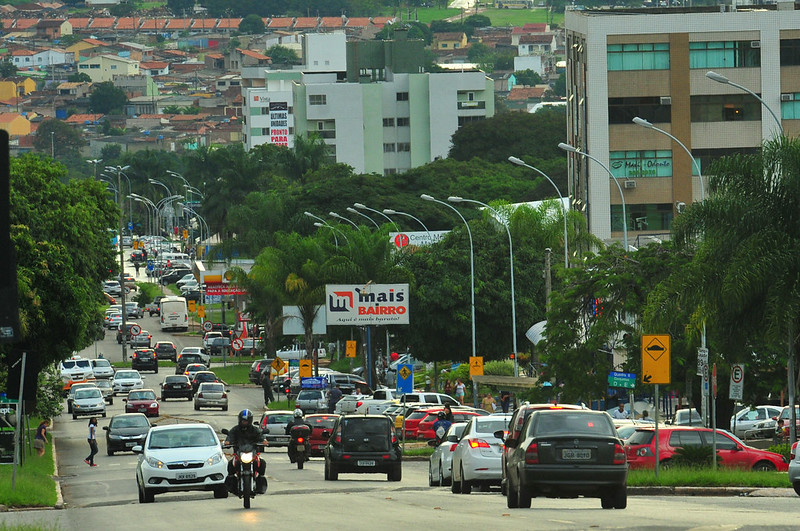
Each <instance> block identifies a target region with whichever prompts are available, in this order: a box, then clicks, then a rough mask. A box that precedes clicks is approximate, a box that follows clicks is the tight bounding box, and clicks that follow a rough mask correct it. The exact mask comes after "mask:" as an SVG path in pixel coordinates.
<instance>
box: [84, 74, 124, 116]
mask: <svg viewBox="0 0 800 531" xmlns="http://www.w3.org/2000/svg"><path fill="white" fill-rule="evenodd" d="M127 103H128V96H126V95H125V91H124V90H122V89H119V88H117V87H115V86H114V84H113V83H112V82H110V81H103V82H102V83H97V84H96V85H95V86H94V89H93V90H92V94H91V95H90V96H89V110H90V111H91V112H95V113H100V114H110V113H118V114H121V113H122V109H123V108H124V107H125V105H126V104H127Z"/></svg>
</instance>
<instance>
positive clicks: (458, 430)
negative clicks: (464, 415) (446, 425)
mask: <svg viewBox="0 0 800 531" xmlns="http://www.w3.org/2000/svg"><path fill="white" fill-rule="evenodd" d="M466 427H467V425H466V423H464V422H459V423H458V424H453V425H452V426H450V429H449V430H447V437H448V438H449V437H452V436H454V435H455V436H456V437H458V438H459V439H460V438H461V436H462V435H463V434H464V428H466Z"/></svg>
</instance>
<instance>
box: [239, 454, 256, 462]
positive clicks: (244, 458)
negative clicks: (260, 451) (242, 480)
mask: <svg viewBox="0 0 800 531" xmlns="http://www.w3.org/2000/svg"><path fill="white" fill-rule="evenodd" d="M239 458H240V459H241V460H242V463H245V464H248V463H250V462H252V461H253V452H243V453H242V454H241V455H240V456H239Z"/></svg>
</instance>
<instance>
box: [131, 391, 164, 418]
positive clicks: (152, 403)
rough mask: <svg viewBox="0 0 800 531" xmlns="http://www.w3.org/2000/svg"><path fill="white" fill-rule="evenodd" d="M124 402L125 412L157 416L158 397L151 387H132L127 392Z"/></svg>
mask: <svg viewBox="0 0 800 531" xmlns="http://www.w3.org/2000/svg"><path fill="white" fill-rule="evenodd" d="M123 402H125V413H144V414H145V415H147V416H148V417H157V416H158V398H157V397H156V392H155V391H153V390H152V389H134V390H133V391H131V392H130V393H128V398H125V399H123Z"/></svg>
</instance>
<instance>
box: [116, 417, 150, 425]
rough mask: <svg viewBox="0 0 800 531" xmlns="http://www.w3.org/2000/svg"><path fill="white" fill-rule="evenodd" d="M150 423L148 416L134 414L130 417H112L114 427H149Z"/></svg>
mask: <svg viewBox="0 0 800 531" xmlns="http://www.w3.org/2000/svg"><path fill="white" fill-rule="evenodd" d="M149 426H150V423H149V422H147V418H146V417H144V416H139V415H132V416H130V417H114V418H113V419H111V427H112V428H144V427H149Z"/></svg>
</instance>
